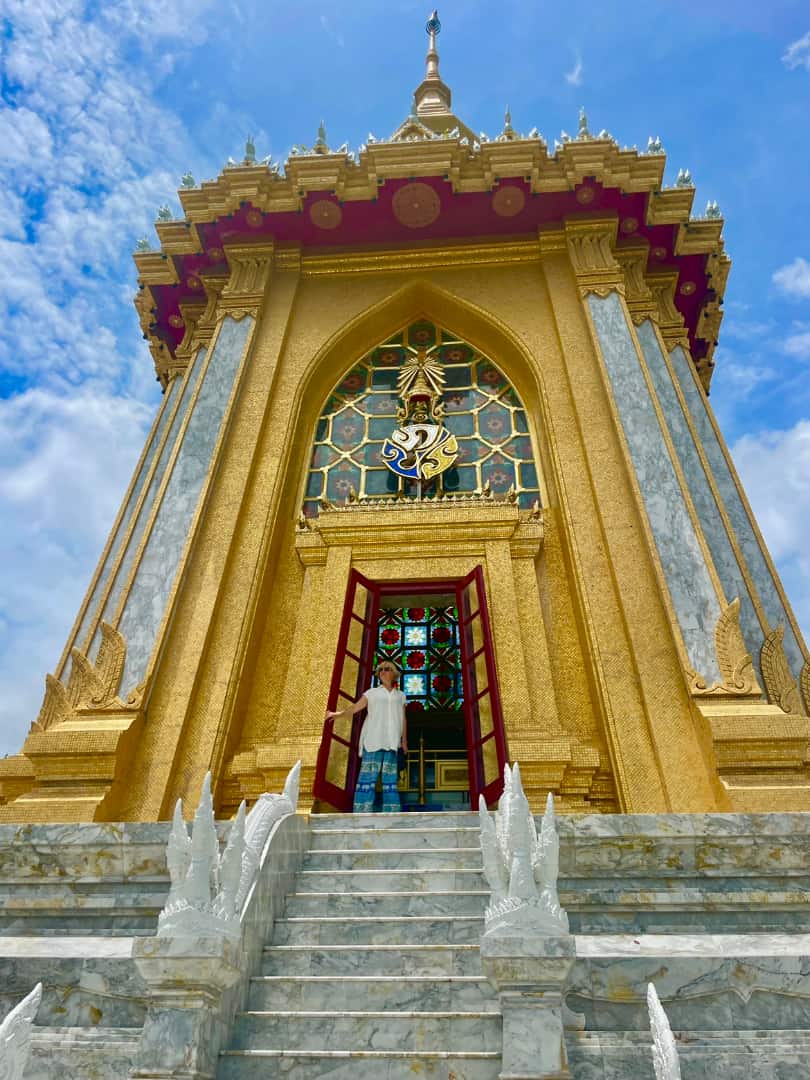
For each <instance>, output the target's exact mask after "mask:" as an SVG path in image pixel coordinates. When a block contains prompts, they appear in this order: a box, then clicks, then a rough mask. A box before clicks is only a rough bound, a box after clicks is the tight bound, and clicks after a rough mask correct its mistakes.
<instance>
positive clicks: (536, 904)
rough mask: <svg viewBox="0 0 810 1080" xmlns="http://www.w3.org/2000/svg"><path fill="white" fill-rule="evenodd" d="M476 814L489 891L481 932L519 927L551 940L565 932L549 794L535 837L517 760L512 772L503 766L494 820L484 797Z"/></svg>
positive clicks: (554, 822) (565, 926) (551, 803)
mask: <svg viewBox="0 0 810 1080" xmlns="http://www.w3.org/2000/svg"><path fill="white" fill-rule="evenodd" d="M478 814H479V820H480V823H481V851H482V853H483V857H484V874H485V876H486V879H487V882H488V884H489V888H490V902H489V907H488V908H487V910H486V914H485V930H484V933H485V934H491V933H498V932H509V931H511V930H518V929H520V928H523V929H526V930H529V929H530V930H532V931H533V932H535V933H539V934H544V935H547V936H553V937H556V936H560V935H563V934H568V933H569V929H568V916H567V915H566V913H565V911H564V910H563V908H562V907H561V906H560V900H559V896H558V895H557V876H558V874H559V866H560V839H559V836H558V835H557V824H556V819H555V817H554V799H553V797H552V795H551V793H550V792H549V796H548V799H547V800H546V812H545V814H544V815H543V822H542V825H541V828H540V836H539V837H538V835H537V828H536V826H535V823H534V818H533V816H532V812H531V808H530V807H529V801H528V799H527V798H526V795H525V794H524V791H523V784H522V782H521V779H520V766H519V765H518V764H517V762H516V763H515V764H514V766H513V767H512V768H511V769H510V768H509V766H508V765H507V766H506V767H505V768H504V786H503V794H502V795H501V798H500V801H499V802H498V809H497V811H496V813H495V820H494V822H493V820H492V818H491V816H490V814H489V811H488V810H487V806H486V803H485V801H484V798H483V796H481V797H480V799H479V802H478Z"/></svg>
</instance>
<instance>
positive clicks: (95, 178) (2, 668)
mask: <svg viewBox="0 0 810 1080" xmlns="http://www.w3.org/2000/svg"><path fill="white" fill-rule="evenodd" d="M209 12H213V0H175V2H174V3H173V4H172V5H170V6H169V7H166V5H165V4H164V3H163V0H117V2H116V3H114V4H106V5H104V4H102V5H99V4H96V3H95V2H94V0H5V5H4V15H5V17H6V18H7V19H8V20H9V21H10V23H11V24H12V25H13V27H14V32H13V34H11V35H8V36H7V37H6V38H5V39H4V40H3V43H2V49H3V61H2V62H3V71H4V77H5V82H4V87H3V100H2V101H0V145H2V147H3V154H2V157H0V377H2V376H6V377H8V376H11V379H12V381H11V385H12V386H16V385H19V386H20V387H21V391H20V392H18V393H16V394H15V396H13V397H6V398H5V399H3V398H0V521H2V523H3V525H2V529H0V753H3V752H16V751H17V750H18V749H19V747H20V745H21V743H22V740H23V738H24V735H25V733H26V731H27V729H28V725H29V724H30V722H31V720H33V719H34V718H35V716H36V713H37V710H38V708H39V705H40V702H41V698H42V691H43V685H44V676H45V672H47V671H52V670H53V669H54V666H55V664H56V661H57V659H58V657H59V655H60V653H61V651H62V648H63V646H64V643H65V640H66V637H67V633H68V631H69V629H70V626H71V624H72V622H73V620H74V618H75V615H76V613H77V611H78V607H79V604H80V602H81V599H82V596H83V594H84V592H85V590H86V588H87V585H88V584H89V580H90V575H91V573H92V570H93V566H94V563H95V560H96V559H97V557H98V554H99V552H100V550H101V548H102V546H103V543H104V541H105V539H106V536H107V532H108V530H109V528H110V525H111V523H112V520H113V518H114V516H115V512H116V510H117V507H118V504H119V502H120V499H121V497H122V495H123V493H124V490H125V488H126V485H127V483H128V480H129V475H130V472H131V469H132V466H133V464H134V461H135V459H136V458H137V455H138V453H139V452H140V449H141V447H142V445H143V438H144V433H145V429H146V427H147V426H148V423H149V420H150V418H151V416H152V415H153V414H154V411H155V407H156V404H157V401H158V400H159V394H158V392H157V388H156V384H155V381H154V373H153V371H152V364H151V358H150V356H149V353H148V350H147V348H146V346H145V344H144V343H143V342H142V341H141V340H140V331H139V327H138V322H137V319H136V316H135V313H134V310H133V309H132V307H131V306H130V304H129V303H128V301H127V300H126V298H128V297H129V296H131V294H132V293H133V291H134V285H135V273H134V266H133V263H132V260H131V251H132V248H133V247H134V241H135V239H136V237H137V236H139V235H143V234H144V233H148V232H151V223H152V221H153V220H154V215H155V210H156V208H157V206H158V205H159V204H160V203H162V202H165V201H167V199H168V200H169V201H172V196H173V192H174V190H175V188H176V186H177V181H178V179H179V176H180V174H181V173H182V172H183V171H184V170H185V169H186V168H189V167H191V168H192V169H196V170H197V172H198V174H199V173H202V174H205V171H206V170H208V169H209V167H210V163H204V162H201V161H200V160H199V156H198V155H197V154H196V153H195V151H194V147H193V145H192V143H191V140H190V138H189V136H188V134H187V132H186V130H185V128H184V126H183V124H182V122H181V121H180V119H179V118H178V116H177V115H176V114H175V113H174V112H172V111H171V109H170V108H169V107H167V106H166V105H165V104H164V103H163V102H161V101H159V100H158V98H157V97H156V96H152V95H153V93H155V92H156V93H157V94H159V93H160V86H159V79H160V77H161V72H166V71H167V70H169V69H170V68H171V65H172V63H173V62H174V58H176V57H177V56H178V55H180V54H182V52H183V51H185V50H188V49H189V48H192V47H194V46H195V45H199V44H200V43H201V42H202V41H203V40H204V39H205V36H206V33H207V30H206V21H205V16H206V14H207V13H209ZM189 26H191V27H193V28H194V29H193V36H192V37H189V36H188V27H189ZM201 165H202V168H200V166H201ZM211 171H213V170H211ZM122 343H124V344H123V347H122ZM7 392H8V391H7Z"/></svg>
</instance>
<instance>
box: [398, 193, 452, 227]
mask: <svg viewBox="0 0 810 1080" xmlns="http://www.w3.org/2000/svg"><path fill="white" fill-rule="evenodd" d="M391 206H392V209H393V211H394V217H395V218H396V219H397V221H398V222H399V223H400V225H405V226H407V227H408V228H409V229H424V228H425V227H426V226H428V225H432V224H433V222H434V221H435V220H436V218H437V217H438V216H439V214H440V212H441V202H440V201H439V196H438V195H437V194H436V192H435V191H434V190H433V188H432V187H431V186H430V185H429V184H422V183H418V182H417V183H414V184H406V185H405V186H404V187H401V188H400V189H399V191H397V193H396V194H395V195H394V198H393V199H392V202H391Z"/></svg>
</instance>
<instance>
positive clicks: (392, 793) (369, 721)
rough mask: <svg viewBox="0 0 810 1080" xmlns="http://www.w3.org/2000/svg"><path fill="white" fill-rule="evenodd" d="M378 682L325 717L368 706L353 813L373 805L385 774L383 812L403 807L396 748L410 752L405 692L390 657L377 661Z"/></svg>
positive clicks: (383, 781) (362, 811)
mask: <svg viewBox="0 0 810 1080" xmlns="http://www.w3.org/2000/svg"><path fill="white" fill-rule="evenodd" d="M376 674H377V678H378V679H379V680H380V685H379V686H372V687H371V688H370V689H369V690H366V692H365V694H363V696H362V697H361V698H360V700H359V701H356V702H355V703H354V705H349V706H348V707H347V708H345V709H340V710H338V711H337V712H334V711H328V712H327V713H326V719H327V720H328V719H329V718H330V717H333V716H344V715H347V714H349V715H354V713H359V712H360V711H361V710H362V709H368V715H367V716H366V719H365V722H364V724H363V730H362V731H361V732H360V756H361V757H362V759H363V764H362V766H361V768H360V775H359V776H358V777H357V787H356V788H355V790H354V807H353V810H354V813H355V814H359V813H367V812H369V811H371V810H373V809H374V791H375V789H376V787H377V778H378V777H379V776H380V775H382V796H383V804H382V808H383V813H388V814H394V813H396V812H397V811H399V810H400V809H401V806H400V802H399V792H398V791H397V751H398V750H399V748H400V747H401V748H402V749H403V751H405V752H406V753H407V750H408V737H407V731H406V726H405V695H404V694H403V693H402V691H401V690H398V689H397V678H398V676H399V671H398V669H397V667H396V665H394V664H393V663H392V662H391V661H390V660H383V661H381V662H380V663H379V664H378V665H377V672H376Z"/></svg>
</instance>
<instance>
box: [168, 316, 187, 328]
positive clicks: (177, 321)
mask: <svg viewBox="0 0 810 1080" xmlns="http://www.w3.org/2000/svg"><path fill="white" fill-rule="evenodd" d="M185 325H186V324H185V323H184V322H183V320H182V318H181V317H180V316H179V315H170V316H169V326H173V327H174V328H175V330H181V329H182V328H183V327H184V326H185Z"/></svg>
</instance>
